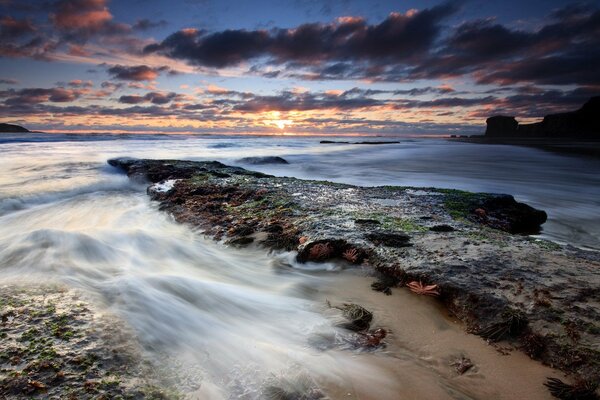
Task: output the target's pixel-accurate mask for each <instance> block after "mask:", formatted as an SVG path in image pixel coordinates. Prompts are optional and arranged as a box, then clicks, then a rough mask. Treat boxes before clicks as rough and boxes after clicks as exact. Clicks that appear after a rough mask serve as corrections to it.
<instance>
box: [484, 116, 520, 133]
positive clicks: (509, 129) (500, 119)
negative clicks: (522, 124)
mask: <svg viewBox="0 0 600 400" xmlns="http://www.w3.org/2000/svg"><path fill="white" fill-rule="evenodd" d="M485 123H486V124H487V129H486V130H485V135H486V136H491V137H498V136H516V134H517V127H518V126H519V123H518V122H517V120H516V119H515V117H506V116H503V115H496V116H494V117H490V118H488V119H487V120H485Z"/></svg>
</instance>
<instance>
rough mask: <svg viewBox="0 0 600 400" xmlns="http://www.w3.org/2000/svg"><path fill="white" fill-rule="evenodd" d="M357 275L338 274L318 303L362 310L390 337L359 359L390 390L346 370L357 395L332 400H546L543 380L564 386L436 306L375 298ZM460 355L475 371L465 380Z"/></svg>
mask: <svg viewBox="0 0 600 400" xmlns="http://www.w3.org/2000/svg"><path fill="white" fill-rule="evenodd" d="M360 275H361V273H359V272H358V271H353V272H345V273H343V274H340V276H338V277H337V278H336V279H335V281H333V282H332V284H331V285H330V286H328V287H326V288H324V289H323V290H322V291H320V292H319V294H318V298H319V299H320V300H321V301H323V302H325V299H329V300H330V301H331V302H332V303H336V302H349V303H350V302H351V303H356V304H360V305H361V306H363V307H365V308H367V309H368V310H370V311H372V312H373V314H374V320H373V323H372V325H371V326H372V327H373V328H376V327H384V328H385V329H387V330H388V331H389V333H390V334H389V335H388V337H387V338H386V343H387V347H386V348H385V349H383V350H379V351H375V352H371V353H368V352H362V353H357V354H355V355H354V357H358V358H360V359H361V361H362V362H363V363H364V365H365V367H366V368H367V369H368V370H373V369H380V370H381V371H385V374H386V375H387V379H386V380H385V381H386V382H387V384H383V385H382V384H381V382H380V383H379V384H374V383H373V382H372V381H371V380H370V378H367V379H362V378H361V376H360V375H359V374H356V373H353V371H346V372H347V374H348V375H349V376H351V380H352V390H349V391H346V392H345V393H344V391H343V390H339V391H337V392H334V393H329V395H330V396H331V398H332V399H346V398H347V399H360V400H375V399H378V400H383V399H389V400H392V399H415V400H416V399H507V400H514V399H530V400H536V399H540V400H542V399H548V400H549V399H552V398H553V397H552V396H551V395H550V393H549V392H548V390H547V389H546V388H545V387H544V386H543V383H544V382H545V381H546V378H547V377H558V378H561V379H564V375H563V374H562V373H560V372H559V371H556V370H553V369H551V368H549V367H546V366H544V365H542V364H540V363H539V362H536V361H534V360H532V359H530V358H529V357H528V356H526V355H525V354H523V353H521V352H520V351H517V350H509V349H510V346H509V345H508V344H507V343H499V344H497V345H494V346H492V345H489V344H487V342H486V341H484V340H483V339H481V338H480V337H478V336H475V335H471V334H468V333H466V332H465V331H464V327H463V326H462V325H461V324H460V322H459V321H458V320H456V319H454V318H452V317H451V316H449V315H448V313H447V311H446V310H445V308H444V307H442V306H441V305H440V304H439V303H438V302H437V301H436V299H434V298H431V297H425V296H418V295H415V294H412V293H411V292H410V291H409V290H408V289H404V288H402V289H394V291H393V295H391V296H385V295H383V294H382V293H378V292H374V291H372V290H371V289H370V283H371V280H370V279H368V278H365V277H364V276H360ZM463 356H464V357H466V358H469V359H470V360H471V361H472V362H473V364H474V366H473V367H472V368H471V369H469V370H468V371H467V372H466V373H464V374H463V375H460V374H459V373H458V372H457V371H456V369H455V367H454V366H453V365H452V363H453V362H454V361H456V360H458V359H460V358H461V357H463ZM339 357H342V358H343V357H347V355H346V354H342V353H340V354H339Z"/></svg>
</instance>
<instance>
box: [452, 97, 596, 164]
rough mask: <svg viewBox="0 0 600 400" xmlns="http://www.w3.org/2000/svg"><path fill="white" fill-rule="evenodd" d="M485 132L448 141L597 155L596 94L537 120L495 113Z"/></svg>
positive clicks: (489, 120)
mask: <svg viewBox="0 0 600 400" xmlns="http://www.w3.org/2000/svg"><path fill="white" fill-rule="evenodd" d="M485 122H486V124H487V127H486V130H485V135H473V136H463V135H460V136H458V135H452V136H451V138H452V140H457V141H461V142H469V143H481V144H506V145H515V146H529V147H536V148H539V149H543V150H548V151H553V152H558V153H570V154H576V155H584V156H592V157H598V158H600V96H595V97H592V98H590V99H589V100H588V101H587V102H586V103H585V104H584V105H583V106H582V107H581V108H580V109H579V110H576V111H570V112H564V113H559V114H550V115H546V116H545V117H544V119H543V120H542V121H540V122H535V123H532V124H520V123H519V122H518V121H517V120H516V119H515V117H513V116H504V115H495V116H493V117H489V118H488V119H487V120H486V121H485Z"/></svg>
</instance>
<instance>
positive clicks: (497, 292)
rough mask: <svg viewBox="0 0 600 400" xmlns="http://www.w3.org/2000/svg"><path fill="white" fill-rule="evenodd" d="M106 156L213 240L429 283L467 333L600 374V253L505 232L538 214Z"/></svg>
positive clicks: (479, 198)
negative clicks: (501, 212) (341, 262)
mask: <svg viewBox="0 0 600 400" xmlns="http://www.w3.org/2000/svg"><path fill="white" fill-rule="evenodd" d="M109 164H110V165H112V166H115V167H118V168H121V169H123V170H124V171H125V172H126V173H127V174H128V175H129V177H130V178H132V179H134V180H137V181H140V182H143V181H149V182H150V183H154V184H153V185H151V186H150V187H149V188H148V194H149V195H150V197H151V198H152V199H153V200H155V201H158V202H159V204H160V205H159V209H160V210H163V211H166V212H169V213H170V214H172V215H173V216H174V218H175V219H176V220H177V221H178V222H181V223H185V224H188V225H190V226H192V227H194V228H196V229H200V230H201V231H203V232H204V234H205V235H207V236H209V237H212V238H213V239H215V240H219V241H224V242H225V243H226V244H229V245H232V246H247V245H250V244H257V243H258V244H259V245H260V246H262V247H264V248H266V249H267V250H288V251H291V250H296V251H298V256H297V261H298V262H301V263H302V262H326V261H329V260H335V259H338V260H343V259H345V261H346V262H350V263H351V264H356V265H364V266H366V267H368V268H371V269H372V271H373V272H374V273H376V274H379V280H378V281H377V282H376V283H375V284H374V288H376V289H379V290H382V291H388V290H391V291H392V292H393V291H395V290H397V289H396V288H401V287H404V286H405V285H406V284H407V283H409V282H411V281H419V282H422V283H423V284H435V285H437V287H438V288H439V289H440V292H441V296H440V297H439V300H440V301H441V303H443V304H444V305H445V306H446V307H447V309H448V310H450V311H451V312H452V313H453V314H454V315H455V316H456V317H457V318H458V319H460V320H461V321H462V322H463V323H464V324H465V326H466V328H467V330H468V331H469V332H471V333H475V334H479V335H480V336H483V337H484V338H486V339H487V340H488V341H489V342H504V341H507V342H509V343H511V344H512V345H514V346H516V347H517V348H519V349H520V350H522V351H524V352H525V353H526V354H528V355H529V356H530V357H532V358H534V359H537V360H539V361H542V362H543V363H545V364H547V365H551V366H553V367H555V368H559V369H561V370H563V371H565V372H567V373H570V374H574V375H575V376H576V377H579V378H582V379H593V378H594V377H596V376H598V374H599V373H600V352H599V351H598V350H597V349H598V345H599V342H598V330H599V329H600V327H599V326H598V315H599V312H600V309H599V304H598V302H597V300H596V298H597V295H598V289H597V288H598V286H597V281H598V278H597V270H598V268H600V257H599V256H598V254H597V253H594V252H587V251H582V250H578V249H574V248H570V247H561V246H558V245H556V244H554V243H551V242H545V241H539V240H533V239H530V238H528V237H527V236H522V235H515V234H511V233H508V232H506V231H507V230H508V231H511V230H513V231H514V230H515V229H516V228H515V226H517V225H515V223H516V222H519V221H521V222H523V221H524V220H528V221H529V222H532V220H531V218H532V215H537V216H538V217H539V214H536V213H535V212H536V211H537V210H533V209H531V210H529V209H527V208H522V209H521V208H520V207H521V206H523V205H521V206H516V207H517V208H513V209H511V210H512V211H510V212H514V213H515V215H518V218H516V219H513V220H512V222H511V220H510V215H509V216H508V217H507V216H506V215H504V217H507V219H505V220H502V218H501V216H500V215H499V214H495V211H494V210H493V207H492V206H491V205H490V204H492V203H495V202H497V199H498V197H497V196H496V195H489V194H473V193H468V192H460V191H453V190H439V189H433V188H402V187H375V188H364V187H357V186H352V185H343V184H334V183H331V182H323V181H305V180H300V179H295V178H277V177H273V176H270V175H265V174H262V173H257V172H252V171H248V170H244V169H242V168H238V167H228V166H226V165H224V164H221V163H218V162H191V161H177V160H135V159H113V160H109ZM490 199H492V200H491V202H492V203H489V202H488V200H490ZM504 199H506V198H505V197H504ZM503 201H504V200H503ZM506 201H509V200H506ZM509 202H510V201H509ZM512 202H514V199H513V200H512ZM514 203H516V202H514ZM511 204H512V203H511ZM516 204H520V203H516ZM477 205H479V206H477ZM475 206H477V207H479V208H476V209H474V208H473V207H475ZM481 207H488V209H487V210H485V209H484V210H483V211H482V209H481ZM525 207H527V206H525ZM532 210H533V211H532ZM520 213H521V214H520ZM533 219H534V220H535V221H537V223H540V222H539V218H538V219H535V218H533ZM515 221H516V222H515ZM542 222H543V221H542ZM511 223H512V225H511ZM530 225H531V224H530ZM513 228H515V229H513ZM521 228H523V227H521ZM528 228H531V226H528Z"/></svg>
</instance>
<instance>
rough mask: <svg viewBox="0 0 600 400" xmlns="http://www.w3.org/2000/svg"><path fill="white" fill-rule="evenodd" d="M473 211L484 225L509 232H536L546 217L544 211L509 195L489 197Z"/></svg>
mask: <svg viewBox="0 0 600 400" xmlns="http://www.w3.org/2000/svg"><path fill="white" fill-rule="evenodd" d="M477 210H482V211H483V213H481V211H479V213H477ZM473 212H474V214H475V216H476V219H478V220H479V221H481V222H482V223H484V224H485V225H488V226H490V227H492V228H496V229H500V230H503V231H506V232H510V233H538V232H539V231H540V226H541V225H542V224H543V223H544V222H546V219H547V218H548V215H547V214H546V212H544V211H542V210H537V209H535V208H533V207H531V206H529V205H527V204H524V203H519V202H517V201H516V200H515V198H514V197H513V196H510V195H498V196H493V197H490V198H488V199H486V200H484V201H483V202H482V203H481V205H480V207H479V208H476V209H475V210H474V211H473Z"/></svg>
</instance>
